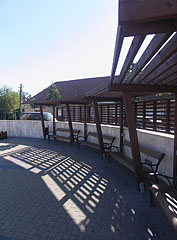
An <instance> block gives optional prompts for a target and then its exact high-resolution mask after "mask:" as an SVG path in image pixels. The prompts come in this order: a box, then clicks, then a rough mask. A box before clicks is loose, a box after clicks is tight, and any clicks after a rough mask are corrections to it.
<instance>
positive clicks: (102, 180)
mask: <svg viewBox="0 0 177 240" xmlns="http://www.w3.org/2000/svg"><path fill="white" fill-rule="evenodd" d="M19 239H26V240H30V239H32V240H38V239H40V240H45V239H48V240H53V239H56V240H57V239H61V240H74V239H77V240H79V239H84V240H89V239H95V240H96V239H100V240H107V239H109V240H111V239H120V240H143V239H147V240H151V239H152V240H153V239H159V240H165V239H170V240H173V239H177V236H176V235H175V233H174V231H173V229H172V228H171V226H170V224H169V223H168V221H167V220H166V218H165V216H164V215H163V213H162V211H161V209H160V208H159V207H158V205H157V204H156V206H155V207H154V208H151V207H149V195H148V193H145V194H143V195H141V194H139V193H138V192H137V190H136V185H135V179H134V176H133V175H132V174H131V173H130V172H129V171H128V170H126V169H124V168H123V167H121V166H119V165H118V164H116V163H114V162H113V163H111V164H108V162H107V161H102V160H101V159H100V157H99V155H98V154H97V153H94V152H92V151H90V150H89V149H87V148H84V147H83V148H82V147H81V149H80V150H79V149H77V148H76V147H74V146H73V147H70V145H69V144H66V143H61V142H54V141H50V142H48V141H44V140H39V139H30V138H29V139H28V138H9V139H7V140H3V141H1V142H0V240H19Z"/></svg>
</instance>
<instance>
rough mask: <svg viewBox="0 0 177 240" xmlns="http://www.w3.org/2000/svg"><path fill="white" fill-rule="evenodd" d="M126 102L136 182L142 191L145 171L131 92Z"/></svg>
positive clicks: (126, 95)
mask: <svg viewBox="0 0 177 240" xmlns="http://www.w3.org/2000/svg"><path fill="white" fill-rule="evenodd" d="M124 102H125V111H126V118H127V124H128V131H129V137H130V145H131V152H132V158H133V162H134V170H135V177H136V183H137V187H138V190H140V191H142V190H144V185H143V172H142V165H141V157H140V149H139V143H138V136H137V131H136V124H135V118H134V112H133V102H132V97H131V95H130V94H124Z"/></svg>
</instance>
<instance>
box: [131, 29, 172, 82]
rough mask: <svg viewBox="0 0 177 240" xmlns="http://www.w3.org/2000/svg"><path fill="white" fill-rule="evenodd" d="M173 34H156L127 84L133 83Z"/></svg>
mask: <svg viewBox="0 0 177 240" xmlns="http://www.w3.org/2000/svg"><path fill="white" fill-rule="evenodd" d="M171 35H172V33H163V34H156V35H155V36H154V38H153V39H152V40H151V42H150V44H149V46H148V47H147V48H146V50H145V51H144V53H143V54H142V56H141V58H140V59H139V61H138V62H137V63H136V65H135V67H134V68H133V70H132V72H131V73H130V75H129V76H128V78H127V80H126V83H131V82H132V81H133V79H134V78H135V77H136V76H137V75H138V74H139V73H140V71H141V70H142V69H143V67H144V66H145V65H146V64H147V63H148V62H149V61H150V59H151V58H152V57H153V56H154V54H156V53H157V51H158V50H159V49H160V48H161V47H162V45H163V44H164V43H165V42H166V41H167V40H168V38H169V37H170V36H171Z"/></svg>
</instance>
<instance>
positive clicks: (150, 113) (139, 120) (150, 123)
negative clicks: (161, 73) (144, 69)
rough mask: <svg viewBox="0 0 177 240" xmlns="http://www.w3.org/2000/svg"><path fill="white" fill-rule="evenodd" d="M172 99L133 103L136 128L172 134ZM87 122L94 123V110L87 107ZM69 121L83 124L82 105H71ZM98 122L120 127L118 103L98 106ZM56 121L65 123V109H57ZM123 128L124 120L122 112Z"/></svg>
mask: <svg viewBox="0 0 177 240" xmlns="http://www.w3.org/2000/svg"><path fill="white" fill-rule="evenodd" d="M174 109H175V100H174V98H168V99H157V100H153V101H143V102H135V103H134V113H135V120H136V126H137V128H140V129H147V130H151V131H158V132H165V133H171V134H173V133H174V122H175V112H174ZM86 110H87V111H86V115H87V122H88V123H95V116H94V108H93V106H92V105H88V106H87V108H86ZM70 111H71V119H72V121H73V122H84V105H71V106H70ZM98 111H99V117H100V122H101V123H102V124H110V125H120V103H115V104H99V105H98ZM59 113H60V116H59V118H58V120H62V121H67V112H66V108H65V107H62V108H59ZM124 126H126V118H125V111H124Z"/></svg>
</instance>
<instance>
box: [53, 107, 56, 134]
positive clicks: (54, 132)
mask: <svg viewBox="0 0 177 240" xmlns="http://www.w3.org/2000/svg"><path fill="white" fill-rule="evenodd" d="M55 134H56V131H55V106H53V135H55Z"/></svg>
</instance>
